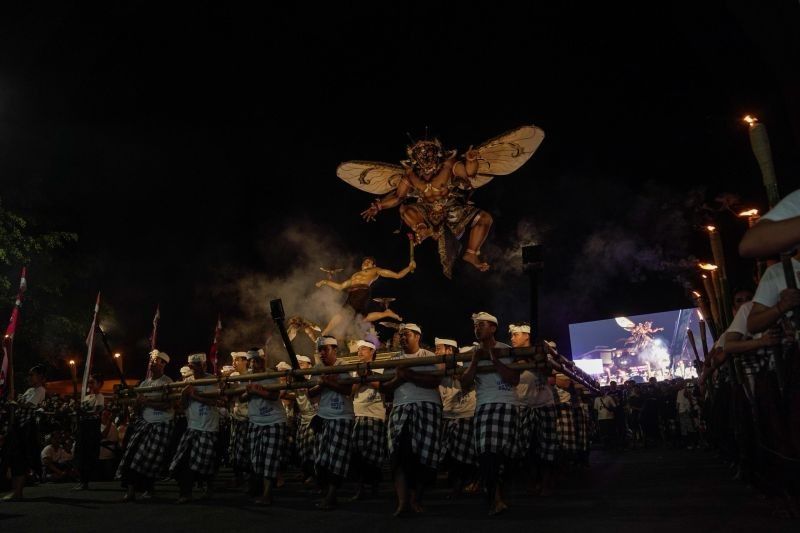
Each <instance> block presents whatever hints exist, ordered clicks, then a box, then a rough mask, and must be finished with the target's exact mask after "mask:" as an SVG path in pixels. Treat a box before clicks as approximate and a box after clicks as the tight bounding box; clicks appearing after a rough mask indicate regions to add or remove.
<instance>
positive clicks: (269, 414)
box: [247, 378, 286, 426]
mask: <svg viewBox="0 0 800 533" xmlns="http://www.w3.org/2000/svg"><path fill="white" fill-rule="evenodd" d="M280 382H281V380H280V378H268V379H262V380H259V381H256V382H255V383H257V384H258V385H274V384H276V383H280ZM247 417H248V418H249V419H250V423H251V424H255V425H257V426H271V425H273V424H281V423H284V422H286V409H284V408H283V402H282V401H281V400H280V398H279V399H277V400H267V399H266V398H262V397H261V396H256V395H255V394H253V395H251V396H250V400H248V402H247Z"/></svg>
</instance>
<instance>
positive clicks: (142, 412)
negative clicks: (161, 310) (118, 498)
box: [117, 350, 174, 501]
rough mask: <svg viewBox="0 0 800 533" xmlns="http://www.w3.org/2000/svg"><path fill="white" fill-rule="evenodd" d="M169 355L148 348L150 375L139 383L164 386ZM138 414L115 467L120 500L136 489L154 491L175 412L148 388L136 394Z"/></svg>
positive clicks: (144, 493)
mask: <svg viewBox="0 0 800 533" xmlns="http://www.w3.org/2000/svg"><path fill="white" fill-rule="evenodd" d="M167 363H169V355H167V354H166V353H164V352H159V351H158V350H153V351H152V352H150V377H148V378H147V379H145V380H144V381H142V382H141V383H140V384H139V386H140V387H152V386H166V385H169V384H170V383H172V379H171V378H170V377H169V376H167V375H165V374H164V368H165V367H166V366H167ZM136 408H137V410H138V411H139V418H137V421H136V423H135V424H134V425H133V427H131V428H130V429H129V431H131V432H132V435H131V437H130V439H129V440H128V445H127V447H126V448H125V452H124V454H123V456H122V460H121V461H120V464H119V468H118V469H117V477H118V478H120V479H121V480H122V484H123V486H124V487H125V488H126V494H125V496H124V497H123V501H134V500H135V499H136V493H137V492H141V493H142V498H145V499H148V498H151V497H152V495H153V489H154V486H155V481H156V480H157V479H159V478H160V477H161V474H162V471H163V468H164V466H165V465H164V462H165V460H166V457H167V449H168V447H169V443H170V439H171V438H172V430H173V418H174V412H173V409H172V401H170V400H167V399H164V397H163V394H162V393H159V392H151V393H145V394H139V395H138V396H137V397H136Z"/></svg>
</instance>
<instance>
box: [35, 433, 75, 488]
mask: <svg viewBox="0 0 800 533" xmlns="http://www.w3.org/2000/svg"><path fill="white" fill-rule="evenodd" d="M45 442H47V443H48V444H47V446H45V447H44V449H42V453H41V458H42V476H43V478H44V480H45V481H73V480H75V479H77V476H78V472H77V470H76V469H75V467H74V466H73V464H72V454H71V453H69V452H68V451H67V450H65V449H64V447H63V442H64V436H63V434H62V433H61V432H60V431H54V432H53V433H51V434H50V435H48V436H47V437H46V438H45Z"/></svg>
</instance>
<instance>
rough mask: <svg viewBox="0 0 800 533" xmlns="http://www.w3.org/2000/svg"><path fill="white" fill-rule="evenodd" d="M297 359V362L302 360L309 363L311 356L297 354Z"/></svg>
mask: <svg viewBox="0 0 800 533" xmlns="http://www.w3.org/2000/svg"><path fill="white" fill-rule="evenodd" d="M297 361H298V362H300V361H302V362H303V363H311V358H310V357H308V356H305V355H298V356H297Z"/></svg>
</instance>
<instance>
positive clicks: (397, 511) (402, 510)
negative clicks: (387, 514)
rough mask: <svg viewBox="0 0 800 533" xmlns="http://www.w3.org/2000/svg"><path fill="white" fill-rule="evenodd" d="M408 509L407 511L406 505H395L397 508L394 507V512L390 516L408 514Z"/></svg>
mask: <svg viewBox="0 0 800 533" xmlns="http://www.w3.org/2000/svg"><path fill="white" fill-rule="evenodd" d="M408 511H409V509H408V505H403V504H400V505H398V506H397V509H395V511H394V513H392V516H394V517H400V516H405V515H407V514H408Z"/></svg>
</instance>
